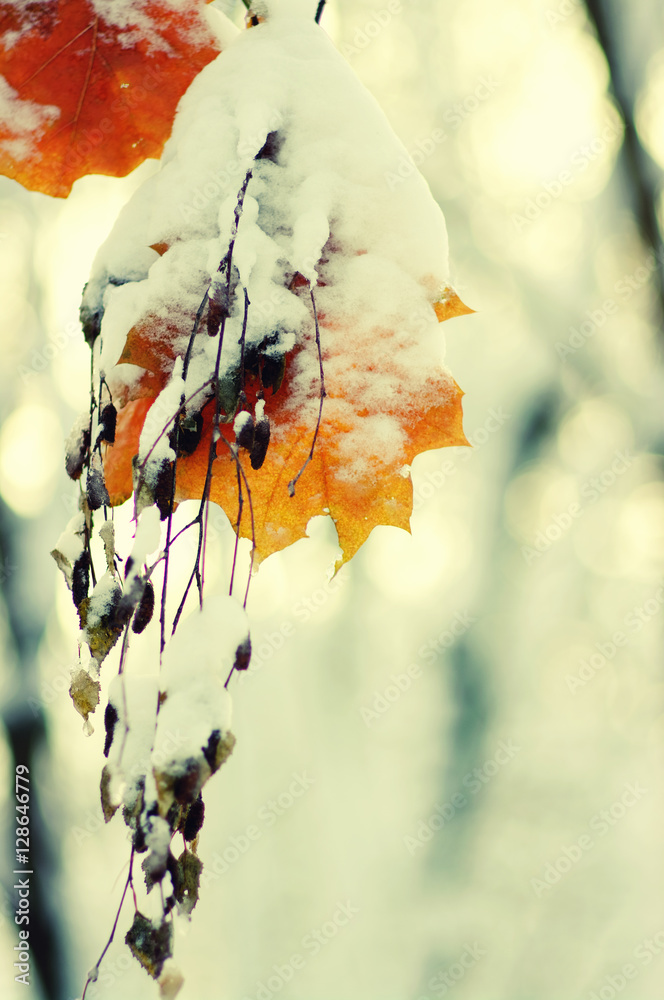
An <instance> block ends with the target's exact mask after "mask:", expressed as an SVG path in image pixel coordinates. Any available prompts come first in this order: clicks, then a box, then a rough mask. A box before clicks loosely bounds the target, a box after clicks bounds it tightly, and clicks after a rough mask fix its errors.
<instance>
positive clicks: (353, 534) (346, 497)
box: [104, 289, 473, 561]
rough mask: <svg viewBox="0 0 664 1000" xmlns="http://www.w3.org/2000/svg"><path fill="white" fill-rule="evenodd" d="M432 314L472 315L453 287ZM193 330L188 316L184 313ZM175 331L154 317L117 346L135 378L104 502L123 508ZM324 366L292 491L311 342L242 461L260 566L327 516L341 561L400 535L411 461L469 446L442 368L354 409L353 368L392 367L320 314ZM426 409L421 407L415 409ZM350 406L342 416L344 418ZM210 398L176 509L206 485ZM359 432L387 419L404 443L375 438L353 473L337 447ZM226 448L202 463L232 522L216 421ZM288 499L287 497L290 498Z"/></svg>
mask: <svg viewBox="0 0 664 1000" xmlns="http://www.w3.org/2000/svg"><path fill="white" fill-rule="evenodd" d="M432 307H433V308H434V309H435V311H436V313H437V314H444V315H440V320H441V321H442V320H443V319H451V318H453V317H454V316H461V315H464V314H467V313H472V312H473V310H472V309H469V308H468V307H467V306H465V305H464V304H463V302H462V301H461V299H459V297H458V296H457V295H456V293H455V292H453V291H452V290H451V289H450V290H446V294H445V296H443V297H441V300H440V301H439V302H437V303H432ZM190 320H191V324H192V325H193V321H194V317H193V316H191V317H190ZM174 339H175V331H173V330H172V329H171V330H170V331H169V329H168V327H167V326H166V325H165V324H164V321H163V320H162V321H161V322H160V321H159V320H158V319H157V318H156V317H150V318H149V320H148V321H147V322H146V323H141V324H140V325H139V326H137V327H134V328H133V329H132V331H131V332H130V335H129V337H128V338H127V345H126V347H125V351H124V353H123V355H122V357H121V359H120V363H121V364H123V363H132V364H137V363H138V364H139V365H141V366H142V367H145V368H146V374H145V376H144V377H143V378H142V379H141V380H140V381H139V382H138V383H137V384H136V386H135V388H134V390H133V391H132V392H131V393H130V397H131V398H128V400H127V402H126V403H125V405H124V406H123V407H122V408H121V409H120V411H119V413H118V422H117V431H116V440H115V444H114V445H112V446H109V447H108V448H107V449H106V452H105V458H104V472H105V478H106V485H107V488H108V491H109V494H110V497H111V503H112V504H119V503H123V502H124V501H125V500H127V499H128V498H129V497H130V496H131V494H132V491H133V486H134V484H133V481H132V460H133V457H134V456H135V455H137V454H138V451H139V438H140V434H141V431H142V429H143V426H144V422H145V418H146V416H147V414H148V412H149V410H150V407H151V406H152V404H153V402H154V400H155V398H156V396H157V394H158V392H159V390H160V389H161V388H163V386H164V385H165V384H166V382H167V380H168V372H169V370H170V369H171V367H172V358H173V348H172V343H173V340H174ZM320 339H321V345H322V359H323V365H324V369H325V372H326V375H325V389H326V397H325V401H324V406H323V416H322V422H321V425H320V429H319V432H318V436H317V440H316V446H315V448H314V453H313V458H312V459H311V461H310V462H309V463H308V464H307V466H306V469H305V471H304V473H303V474H302V477H301V479H300V480H299V482H298V484H297V488H296V489H295V490H294V491H291V490H289V488H288V487H289V483H290V482H291V481H292V480H293V478H294V477H295V476H296V475H297V473H298V471H299V470H300V469H301V468H302V466H303V465H304V463H305V462H306V459H307V456H308V454H309V451H310V448H311V443H312V440H313V436H314V433H315V425H316V421H315V418H314V417H313V415H312V414H311V412H309V413H306V414H304V413H303V412H302V409H301V407H300V406H299V404H297V403H294V401H293V398H292V391H291V390H292V374H291V373H292V371H293V367H294V365H295V363H296V361H297V355H298V354H299V353H300V351H307V350H308V351H310V352H315V351H316V347H315V344H314V343H313V341H312V338H309V343H308V344H307V345H306V346H305V347H304V348H298V350H297V351H294V352H293V353H292V354H291V355H290V356H288V357H287V359H286V361H287V368H286V375H285V377H284V380H283V383H282V385H281V387H280V388H279V390H278V391H277V392H276V393H275V392H272V393H270V392H269V391H267V392H266V393H265V395H266V397H267V398H266V401H265V413H266V415H267V416H268V418H269V420H270V425H271V428H272V436H271V440H270V445H269V448H268V450H267V455H266V458H265V461H264V463H263V465H262V466H261V468H259V469H253V468H251V467H250V465H249V463H248V462H243V471H244V475H245V476H246V481H247V483H248V486H249V490H250V494H251V503H252V507H253V526H252V523H251V520H250V518H249V517H248V516H245V517H244V518H243V519H242V521H241V523H240V535H241V536H243V537H246V538H252V537H253V540H254V541H255V545H256V555H257V557H258V559H259V560H260V559H263V558H265V557H266V556H268V555H270V554H271V553H273V552H276V551H279V550H280V549H283V548H286V546H288V545H290V544H291V543H292V542H295V541H297V540H298V539H299V538H303V537H304V536H305V535H306V527H307V524H308V522H309V520H310V518H312V517H314V516H316V515H318V514H329V515H330V516H331V517H332V518H333V520H334V522H335V525H336V529H337V534H338V537H339V545H340V547H341V550H342V553H343V561H346V560H348V559H350V558H351V557H352V556H353V555H354V554H355V552H356V551H357V550H358V549H359V547H360V546H361V545H362V544H363V542H364V541H365V540H366V539H367V537H368V536H369V534H370V532H371V530H372V529H373V528H374V527H375V526H376V525H378V524H385V525H394V526H396V527H399V528H404V529H406V530H409V520H410V515H411V511H412V483H411V480H410V477H409V476H408V475H407V474H404V466H406V465H409V464H410V463H411V462H412V461H413V459H414V458H415V456H416V455H418V454H420V453H421V452H423V451H428V450H430V449H434V448H444V447H447V446H453V445H467V444H468V441H467V439H466V437H465V435H464V432H463V427H462V408H461V398H462V396H463V393H462V392H461V390H460V389H459V387H458V385H457V384H456V382H455V381H454V379H453V378H452V377H451V375H450V374H449V372H447V371H445V370H444V369H442V368H441V369H440V370H438V371H432V372H431V373H430V377H429V378H428V379H427V380H426V381H425V382H423V384H422V385H421V386H420V394H419V396H418V397H416V398H413V399H410V400H404V399H402V398H399V396H398V395H397V397H396V398H393V399H386V400H384V401H378V400H377V402H376V406H375V409H374V410H373V411H372V412H370V411H364V412H362V413H359V414H358V412H357V408H354V400H353V394H352V385H349V383H350V382H352V375H353V372H354V371H356V370H357V369H358V368H359V367H361V368H362V369H363V370H365V371H373V370H375V369H378V368H379V369H380V371H379V375H383V376H385V375H390V374H392V375H393V376H398V372H399V366H398V359H395V358H394V357H390V356H389V355H387V354H384V353H381V350H380V344H381V331H380V330H376V331H375V337H374V344H375V347H376V351H375V356H374V357H373V358H367V357H366V356H364V357H359V356H358V352H357V351H355V352H354V351H353V348H352V344H353V332H352V331H346V335H344V332H343V331H340V330H339V329H335V326H333V325H328V324H327V323H326V320H325V317H323V318H322V319H321V321H320ZM244 389H245V394H246V398H247V406H248V409H253V407H254V405H255V401H256V398H257V392H258V391H259V390H260V382H259V380H258V379H257V378H255V377H252V376H250V375H249V376H247V378H246V380H245V384H244ZM422 400H424V401H425V403H424V405H422V403H421V401H422ZM349 406H350V408H351V410H350V412H349ZM214 409H215V406H214V402H213V401H210V402H208V403H207V404H206V405H205V406H204V408H203V410H202V416H203V430H202V435H201V440H200V443H199V445H198V447H197V448H196V450H195V451H194V453H193V454H192V455H181V456H180V457H179V458H178V461H177V474H176V491H175V498H176V500H177V501H181V500H187V499H199V498H200V497H202V495H203V490H204V486H205V479H206V472H207V464H208V454H209V449H210V435H211V433H212V426H213V415H214ZM358 416H359V417H360V419H361V423H364V424H365V425H366V434H367V435H371V434H375V433H376V429H375V427H374V426H372V418H374V419H375V418H382V417H395V418H396V419H397V421H399V423H400V425H401V427H402V430H403V437H404V440H403V445H402V447H400V448H398V449H397V450H396V452H395V451H393V449H390V454H389V456H388V457H386V456H385V454H384V445H382V444H381V440H380V434H378V436H377V440H376V444H375V447H374V448H373V449H370V454H369V455H368V456H367V455H366V454H365V456H363V459H362V463H361V467H360V468H355V469H354V468H353V455H352V453H351V452H349V449H348V447H347V445H346V440H347V435H348V432H349V431H350V430H351V429H352V424H354V423H355V421H356V419H357V417H358ZM221 433H222V435H223V437H224V438H225V441H226V444H222V443H219V444H218V445H217V449H216V454H217V458H216V460H215V461H214V463H213V465H212V480H211V486H210V489H209V499H210V500H212V501H214V502H215V503H218V504H219V506H220V507H222V508H223V510H224V511H225V512H226V514H227V516H228V518H229V520H230V521H231V523H235V521H236V518H237V513H238V492H237V475H236V469H235V464H234V459H233V456H232V452H231V446H232V445H233V444H234V442H235V434H234V432H233V424H232V423H224V424H222V425H221ZM292 492H293V495H291V493H292Z"/></svg>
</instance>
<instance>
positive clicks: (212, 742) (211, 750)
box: [203, 729, 221, 772]
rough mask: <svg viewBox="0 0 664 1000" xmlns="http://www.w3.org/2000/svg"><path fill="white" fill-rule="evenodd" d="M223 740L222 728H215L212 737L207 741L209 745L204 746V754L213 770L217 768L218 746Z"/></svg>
mask: <svg viewBox="0 0 664 1000" xmlns="http://www.w3.org/2000/svg"><path fill="white" fill-rule="evenodd" d="M220 742H221V730H220V729H213V730H212V732H211V733H210V739H209V740H208V741H207V745H206V746H204V747H203V756H204V757H205V759H206V761H207V762H208V764H209V766H210V769H211V770H212V772H214V771H215V770H216V767H215V764H216V759H217V747H218V746H219V743H220Z"/></svg>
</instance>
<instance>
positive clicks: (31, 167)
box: [0, 0, 219, 198]
mask: <svg viewBox="0 0 664 1000" xmlns="http://www.w3.org/2000/svg"><path fill="white" fill-rule="evenodd" d="M206 2H209V0H206ZM121 8H122V9H121ZM99 10H102V11H104V13H103V14H102V13H99V12H98V11H99ZM116 11H117V14H116V21H115V23H114V22H113V20H112V17H113V4H106V5H105V6H102V7H101V8H96V7H95V3H94V0H59V2H57V3H54V2H53V0H34V2H29V3H21V4H17V3H10V2H7V0H5V2H2V3H0V98H2V106H4V109H3V110H4V114H3V116H2V117H1V118H0V173H3V174H6V175H7V176H8V177H12V178H14V179H15V180H17V181H19V182H20V183H21V184H23V186H24V187H27V188H29V189H30V190H32V191H42V192H44V193H45V194H49V195H53V196H56V197H59V198H66V197H67V195H68V194H69V192H70V191H71V187H72V184H73V183H74V181H75V180H77V179H78V178H79V177H82V176H84V175H85V174H109V175H111V176H114V177H124V176H125V175H126V174H128V173H129V172H130V171H132V170H133V169H134V168H135V167H137V166H138V165H139V164H140V163H142V162H143V160H145V159H146V158H147V157H159V156H160V155H161V152H162V149H163V146H164V143H165V141H166V139H167V138H168V136H169V134H170V131H171V126H172V124H173V117H174V115H175V109H176V106H177V103H178V101H179V99H180V97H181V96H182V94H183V93H184V91H185V90H186V89H187V87H188V86H189V84H190V83H191V81H192V80H193V79H194V77H195V76H196V75H197V74H198V72H199V71H200V70H201V69H202V68H203V67H204V66H205V65H207V63H209V62H210V61H211V60H212V59H214V58H215V57H216V56H217V55H218V53H219V43H218V41H217V40H216V39H215V37H214V35H213V33H212V31H211V29H210V28H209V26H208V24H207V21H206V19H205V16H204V11H203V0H182V2H181V3H180V4H179V5H178V6H177V7H174V6H173V4H171V3H167V2H164V0H142V2H141V3H140V5H139V7H138V8H137V7H136V5H135V7H134V11H133V16H132V17H129V18H128V19H125V14H126V8H124V5H122V4H119V3H118V4H117V5H116Z"/></svg>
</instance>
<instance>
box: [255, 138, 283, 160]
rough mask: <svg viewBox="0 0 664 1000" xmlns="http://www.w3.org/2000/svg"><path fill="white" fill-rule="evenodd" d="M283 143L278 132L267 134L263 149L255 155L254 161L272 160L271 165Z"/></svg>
mask: <svg viewBox="0 0 664 1000" xmlns="http://www.w3.org/2000/svg"><path fill="white" fill-rule="evenodd" d="M283 142H284V140H283V136H281V135H280V134H279V132H268V135H267V138H266V140H265V142H264V144H263V148H262V149H261V150H260V151H259V152H258V153H256V159H257V160H272V162H273V163H276V162H277V157H278V155H279V152H280V150H281V147H282V146H283Z"/></svg>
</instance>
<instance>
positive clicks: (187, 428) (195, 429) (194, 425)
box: [178, 413, 203, 458]
mask: <svg viewBox="0 0 664 1000" xmlns="http://www.w3.org/2000/svg"><path fill="white" fill-rule="evenodd" d="M202 433H203V415H202V413H194V414H192V415H191V416H188V417H185V416H184V414H181V416H180V433H179V435H178V458H180V457H181V456H182V455H193V454H194V452H195V451H196V449H197V448H198V445H199V442H200V440H201V434H202Z"/></svg>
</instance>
